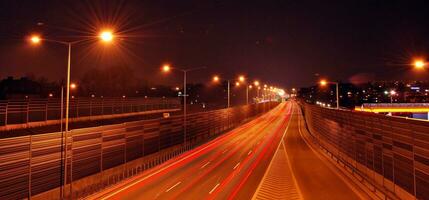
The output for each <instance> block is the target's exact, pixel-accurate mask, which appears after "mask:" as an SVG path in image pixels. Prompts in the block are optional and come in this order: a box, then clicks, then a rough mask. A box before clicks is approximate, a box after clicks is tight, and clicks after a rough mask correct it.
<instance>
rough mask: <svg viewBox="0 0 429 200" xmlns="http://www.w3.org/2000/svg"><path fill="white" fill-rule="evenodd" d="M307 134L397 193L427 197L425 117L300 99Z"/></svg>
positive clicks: (428, 129)
mask: <svg viewBox="0 0 429 200" xmlns="http://www.w3.org/2000/svg"><path fill="white" fill-rule="evenodd" d="M304 111H305V119H306V121H307V125H308V128H309V130H310V132H311V134H312V135H313V136H314V138H316V139H317V140H318V142H319V143H320V144H321V145H322V146H324V148H326V149H328V150H329V151H330V152H331V153H333V154H335V156H336V157H337V158H339V159H341V160H342V161H343V162H345V163H346V164H347V165H349V166H351V167H352V168H353V170H355V171H356V172H357V173H359V174H360V175H363V176H364V177H365V178H366V179H367V180H369V181H370V182H372V183H376V184H378V185H380V186H381V187H383V188H385V189H388V190H389V191H390V192H392V193H394V194H396V195H397V196H398V197H400V198H415V197H416V198H417V199H428V198H429V184H428V183H429V181H428V180H429V179H428V178H429V122H427V121H419V120H410V119H405V118H396V117H387V116H383V115H378V114H373V113H360V112H350V111H342V110H334V109H327V108H322V107H318V106H313V105H309V104H306V105H304Z"/></svg>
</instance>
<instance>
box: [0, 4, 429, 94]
mask: <svg viewBox="0 0 429 200" xmlns="http://www.w3.org/2000/svg"><path fill="white" fill-rule="evenodd" d="M102 28H111V29H112V30H114V31H115V33H117V40H115V42H114V43H113V44H111V45H106V44H100V43H99V42H97V41H95V39H94V41H90V42H85V43H82V44H80V45H76V46H74V47H73V53H72V54H73V57H72V77H73V79H77V78H79V77H80V76H82V74H84V73H85V71H86V70H87V69H88V68H91V67H94V68H99V69H103V68H106V67H108V66H114V65H126V66H130V67H132V68H133V69H134V70H135V71H136V74H135V75H136V76H139V77H142V78H145V79H148V80H150V81H151V82H152V83H161V84H177V83H179V82H180V81H181V77H180V74H176V75H168V76H167V75H163V74H161V73H160V71H159V66H161V64H163V63H166V62H168V63H170V64H171V65H173V66H178V67H184V68H192V67H200V66H206V67H207V69H206V70H204V71H199V72H195V73H193V74H192V75H191V76H190V80H191V82H207V81H209V80H210V78H211V75H213V74H220V75H222V76H226V77H233V76H235V75H236V74H241V73H243V74H247V75H248V76H249V77H255V78H258V79H259V80H261V81H269V82H270V83H273V84H276V85H278V86H282V87H300V86H309V85H314V83H315V81H316V80H317V79H318V77H316V75H315V74H319V75H320V76H322V77H326V78H329V79H333V80H340V81H351V82H359V81H366V80H394V79H398V80H411V79H419V80H424V79H429V72H427V71H428V70H426V72H418V73H417V72H416V71H414V70H413V69H412V67H411V66H409V63H411V62H412V60H413V59H414V58H423V59H425V58H429V55H428V54H429V2H428V3H425V2H424V1H394V0H389V1H387V0H386V1H377V0H371V1H364V0H359V1H344V0H343V1H287V0H278V1H269V0H265V1H262V0H261V1H231V0H227V1H222V0H217V1H215V0H208V1H203V0H194V1H190V0H180V1H179V0H177V1H173V0H171V1H166V0H156V1H113V0H109V1H107V0H106V1H95V0H91V1H63V0H61V1H48V0H43V1H41V0H38V1H35V0H34V1H33V0H26V1H16V0H10V1H9V0H8V1H5V0H2V1H1V2H0V78H5V77H7V76H18V77H20V76H25V75H28V74H34V75H36V76H45V77H48V78H49V79H51V80H57V79H60V78H63V77H64V74H65V67H66V53H67V51H66V48H65V46H61V45H56V44H47V43H43V44H42V45H40V46H37V47H35V46H31V45H29V44H28V42H27V41H26V37H27V36H28V35H29V34H32V33H38V34H41V35H43V36H44V37H47V38H51V39H58V40H67V41H74V40H79V39H82V38H88V37H89V36H94V35H96V34H97V33H98V31H100V30H101V29H102Z"/></svg>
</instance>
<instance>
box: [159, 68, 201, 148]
mask: <svg viewBox="0 0 429 200" xmlns="http://www.w3.org/2000/svg"><path fill="white" fill-rule="evenodd" d="M200 69H205V67H198V68H190V69H180V68H176V67H171V66H170V65H164V66H162V69H161V70H162V71H163V72H170V71H171V70H177V71H180V72H183V145H184V146H186V118H187V115H186V113H187V110H186V97H187V96H188V95H187V94H186V90H187V89H186V80H187V79H186V75H187V73H188V72H190V71H195V70H200Z"/></svg>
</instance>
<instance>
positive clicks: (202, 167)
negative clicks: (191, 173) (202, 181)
mask: <svg viewBox="0 0 429 200" xmlns="http://www.w3.org/2000/svg"><path fill="white" fill-rule="evenodd" d="M208 164H210V161H209V162H207V163H206V164H204V165H203V166H202V167H200V169H202V168H204V167H206V166H207V165H208Z"/></svg>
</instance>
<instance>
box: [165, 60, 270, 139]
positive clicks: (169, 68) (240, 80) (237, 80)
mask: <svg viewBox="0 0 429 200" xmlns="http://www.w3.org/2000/svg"><path fill="white" fill-rule="evenodd" d="M205 68H206V67H196V68H178V67H172V66H170V65H168V64H166V65H163V66H162V67H161V71H163V72H164V73H168V72H170V71H172V70H175V71H179V72H182V73H183V95H182V96H183V132H184V136H183V143H184V145H186V143H187V133H186V132H187V130H186V127H187V119H186V118H187V107H186V104H187V101H186V99H187V96H188V94H187V88H186V85H187V73H188V72H191V71H196V70H202V69H205ZM220 80H221V78H220V77H219V76H218V75H215V76H213V82H219V81H220ZM226 81H227V82H228V102H227V107H228V108H229V107H230V106H231V82H233V81H235V85H236V86H240V84H246V77H245V76H243V75H240V76H238V77H237V78H232V79H226ZM253 85H254V86H255V87H257V89H258V90H257V91H258V94H257V96H258V97H259V90H260V89H261V87H260V86H259V85H260V83H259V81H257V80H256V81H254V82H253ZM253 85H252V84H246V105H247V104H249V89H252V88H253ZM269 89H270V90H268V86H267V85H264V91H271V92H274V91H275V90H277V88H274V87H272V86H271V87H270V88H269ZM176 90H179V88H178V87H176ZM271 96H272V94H270V100H271Z"/></svg>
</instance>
